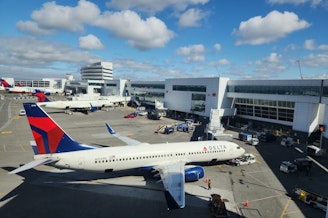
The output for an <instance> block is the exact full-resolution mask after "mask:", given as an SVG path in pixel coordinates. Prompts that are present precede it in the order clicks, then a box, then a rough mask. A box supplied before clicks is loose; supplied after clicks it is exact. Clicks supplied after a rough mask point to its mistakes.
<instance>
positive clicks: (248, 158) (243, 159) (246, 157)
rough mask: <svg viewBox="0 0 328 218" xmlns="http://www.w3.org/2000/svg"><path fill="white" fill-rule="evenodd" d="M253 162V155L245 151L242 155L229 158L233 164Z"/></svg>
mask: <svg viewBox="0 0 328 218" xmlns="http://www.w3.org/2000/svg"><path fill="white" fill-rule="evenodd" d="M255 162H256V158H255V156H254V155H253V154H249V153H245V154H244V155H243V156H241V157H238V158H234V159H232V160H231V164H233V165H235V166H240V165H248V164H251V163H255Z"/></svg>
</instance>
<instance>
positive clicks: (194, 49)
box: [176, 44, 205, 63]
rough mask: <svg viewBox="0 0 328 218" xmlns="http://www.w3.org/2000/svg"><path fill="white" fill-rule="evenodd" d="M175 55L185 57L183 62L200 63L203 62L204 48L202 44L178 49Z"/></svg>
mask: <svg viewBox="0 0 328 218" xmlns="http://www.w3.org/2000/svg"><path fill="white" fill-rule="evenodd" d="M176 53H177V54H178V55H183V56H186V58H185V59H184V61H185V62H187V63H190V62H201V61H204V60H205V57H204V53H205V47H204V46H203V45H202V44H197V45H190V46H185V47H181V48H179V49H178V50H177V51H176Z"/></svg>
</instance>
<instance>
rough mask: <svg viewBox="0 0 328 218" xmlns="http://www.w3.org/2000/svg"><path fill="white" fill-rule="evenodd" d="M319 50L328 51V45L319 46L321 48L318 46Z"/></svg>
mask: <svg viewBox="0 0 328 218" xmlns="http://www.w3.org/2000/svg"><path fill="white" fill-rule="evenodd" d="M318 49H320V50H326V51H328V44H322V45H319V46H318Z"/></svg>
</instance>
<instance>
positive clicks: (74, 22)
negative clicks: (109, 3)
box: [31, 0, 100, 31]
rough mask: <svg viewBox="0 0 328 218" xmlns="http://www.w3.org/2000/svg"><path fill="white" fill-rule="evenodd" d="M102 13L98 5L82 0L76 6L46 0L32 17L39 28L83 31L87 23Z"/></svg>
mask: <svg viewBox="0 0 328 218" xmlns="http://www.w3.org/2000/svg"><path fill="white" fill-rule="evenodd" d="M99 14H100V10H99V8H98V6H97V5H95V4H94V3H92V2H88V1H86V0H80V1H79V2H78V4H77V6H76V7H69V6H62V5H57V4H56V2H54V1H53V2H46V3H44V4H43V5H42V8H41V9H40V10H36V11H33V13H32V15H31V17H32V19H33V20H34V21H35V22H36V23H37V24H38V26H39V28H44V29H60V30H67V31H83V30H84V27H83V25H84V24H85V23H91V22H92V21H93V20H94V19H96V18H97V17H98V16H99Z"/></svg>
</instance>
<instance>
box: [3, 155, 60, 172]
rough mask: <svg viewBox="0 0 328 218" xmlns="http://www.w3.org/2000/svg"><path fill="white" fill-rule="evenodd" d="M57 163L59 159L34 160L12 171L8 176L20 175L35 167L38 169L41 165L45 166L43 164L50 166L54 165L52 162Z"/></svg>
mask: <svg viewBox="0 0 328 218" xmlns="http://www.w3.org/2000/svg"><path fill="white" fill-rule="evenodd" d="M55 161H57V159H51V158H46V159H41V160H34V161H32V162H30V163H28V164H25V165H23V166H21V167H18V168H17V169H15V170H13V171H10V172H9V173H8V174H16V173H20V172H22V171H25V170H29V169H32V168H34V167H37V166H40V165H43V164H49V163H52V162H55Z"/></svg>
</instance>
